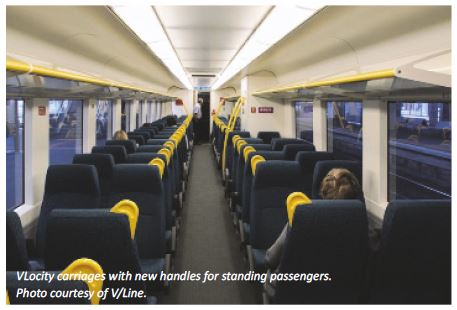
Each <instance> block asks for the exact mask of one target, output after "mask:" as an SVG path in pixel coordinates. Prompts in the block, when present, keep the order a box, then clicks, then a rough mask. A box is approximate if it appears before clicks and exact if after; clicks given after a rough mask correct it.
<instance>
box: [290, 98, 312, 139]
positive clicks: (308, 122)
mask: <svg viewBox="0 0 457 310" xmlns="http://www.w3.org/2000/svg"><path fill="white" fill-rule="evenodd" d="M294 108H295V134H296V137H297V138H301V139H304V140H307V141H309V142H311V143H312V142H313V103H312V102H304V101H295V102H294Z"/></svg>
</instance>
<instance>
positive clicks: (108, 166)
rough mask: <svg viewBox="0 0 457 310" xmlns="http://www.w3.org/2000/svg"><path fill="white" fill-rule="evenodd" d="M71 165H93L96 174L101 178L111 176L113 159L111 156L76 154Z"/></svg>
mask: <svg viewBox="0 0 457 310" xmlns="http://www.w3.org/2000/svg"><path fill="white" fill-rule="evenodd" d="M73 164H85V165H94V166H95V168H96V169H97V173H98V175H99V176H100V177H102V178H109V177H111V176H112V175H113V167H114V157H113V155H111V154H101V153H100V154H76V155H75V156H73Z"/></svg>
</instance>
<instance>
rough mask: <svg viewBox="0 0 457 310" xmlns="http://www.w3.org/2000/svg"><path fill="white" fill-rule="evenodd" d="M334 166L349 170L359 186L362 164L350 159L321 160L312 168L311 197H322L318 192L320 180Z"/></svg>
mask: <svg viewBox="0 0 457 310" xmlns="http://www.w3.org/2000/svg"><path fill="white" fill-rule="evenodd" d="M334 168H345V169H347V170H349V171H351V172H352V173H353V174H354V175H355V177H356V178H357V180H358V181H359V184H360V186H362V164H361V163H360V162H358V161H350V160H322V161H319V162H317V163H316V166H315V168H314V173H313V189H312V194H311V196H312V199H321V198H322V197H321V196H320V194H319V191H320V186H321V183H322V180H323V179H324V178H325V176H326V175H327V174H328V172H329V171H330V170H332V169H334Z"/></svg>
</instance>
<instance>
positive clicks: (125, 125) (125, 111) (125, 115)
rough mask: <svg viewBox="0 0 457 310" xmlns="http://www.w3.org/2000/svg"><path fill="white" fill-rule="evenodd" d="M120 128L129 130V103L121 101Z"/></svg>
mask: <svg viewBox="0 0 457 310" xmlns="http://www.w3.org/2000/svg"><path fill="white" fill-rule="evenodd" d="M121 114H122V116H121V118H122V119H121V129H122V130H123V131H129V130H130V103H128V102H125V101H122V104H121Z"/></svg>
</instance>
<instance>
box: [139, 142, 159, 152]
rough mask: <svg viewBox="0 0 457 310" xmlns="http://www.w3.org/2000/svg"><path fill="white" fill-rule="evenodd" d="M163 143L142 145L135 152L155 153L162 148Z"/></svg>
mask: <svg viewBox="0 0 457 310" xmlns="http://www.w3.org/2000/svg"><path fill="white" fill-rule="evenodd" d="M162 144H163V143H161V144H156V145H149V144H146V145H142V146H140V147H139V148H138V150H137V152H138V153H157V152H158V151H160V150H161V149H163V145H162Z"/></svg>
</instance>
